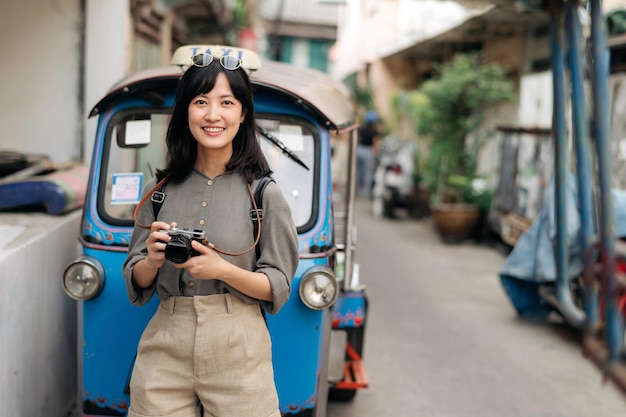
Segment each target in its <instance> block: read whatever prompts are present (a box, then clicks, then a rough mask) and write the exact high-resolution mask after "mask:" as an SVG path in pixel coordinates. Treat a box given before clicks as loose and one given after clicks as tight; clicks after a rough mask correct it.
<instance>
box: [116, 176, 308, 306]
mask: <svg viewBox="0 0 626 417" xmlns="http://www.w3.org/2000/svg"><path fill="white" fill-rule="evenodd" d="M257 182H258V181H255V182H254V183H253V184H252V187H253V190H254V189H255V187H256V185H257ZM155 183H156V179H154V178H153V179H152V180H151V181H149V182H148V184H147V185H146V187H145V189H144V193H146V192H148V191H149V190H151V189H152V188H153V187H154V185H155ZM252 207H253V206H252V201H251V198H250V194H249V193H248V188H247V187H246V183H245V180H244V178H243V177H242V176H241V175H239V174H236V173H229V172H227V173H224V174H222V175H219V176H217V177H215V178H208V177H206V176H205V175H203V174H202V173H200V172H199V171H196V170H194V171H193V172H192V174H191V175H190V176H189V177H188V178H187V179H186V180H185V181H184V182H183V183H181V184H174V183H173V182H167V183H166V185H165V200H164V201H163V205H162V207H161V210H160V211H159V215H158V220H160V221H164V222H166V223H171V222H176V224H177V227H178V228H179V229H181V228H185V229H191V230H193V229H199V230H203V231H205V233H206V238H207V240H208V241H209V242H211V243H213V244H214V245H215V246H216V247H218V248H220V249H223V250H226V251H228V252H240V251H243V250H245V249H248V248H249V247H250V246H251V245H252V243H253V242H254V238H255V236H254V229H253V223H252V220H251V217H250V210H251V209H252ZM263 210H264V212H265V216H264V218H263V221H262V222H261V238H260V240H259V246H260V249H261V256H260V258H259V259H258V260H256V254H255V251H254V250H251V251H249V252H248V253H246V254H244V255H241V256H228V255H223V254H220V256H222V257H223V258H224V259H226V260H228V261H229V262H231V263H233V264H235V265H237V266H239V267H241V268H244V269H247V270H249V271H256V272H261V273H264V274H265V275H267V277H268V279H269V281H270V284H271V286H272V295H273V301H272V302H266V301H260V300H257V299H253V298H251V297H248V296H246V295H244V294H242V293H240V292H239V291H237V290H235V289H234V288H232V287H229V286H228V285H227V284H226V283H224V282H223V281H220V280H196V279H194V278H193V277H192V276H191V275H189V274H188V273H187V271H186V270H184V269H176V268H175V267H174V265H173V264H172V263H171V262H170V261H167V260H166V261H165V264H164V265H163V266H162V267H161V269H160V270H159V272H158V275H157V279H156V280H155V283H154V284H153V285H152V286H151V287H150V288H146V289H143V288H138V287H137V286H135V285H134V282H133V280H132V270H133V267H134V265H135V264H136V263H137V262H139V261H140V260H141V259H143V258H145V257H146V256H147V249H146V242H145V241H146V239H147V238H148V236H149V234H150V230H145V229H142V228H139V227H135V229H134V231H133V236H132V238H131V241H130V247H129V251H128V257H127V258H126V261H125V262H124V266H123V273H124V279H125V280H126V289H127V291H128V296H129V299H130V301H131V303H133V304H135V305H144V304H146V303H147V302H148V301H149V300H150V298H152V296H153V294H154V292H155V291H156V293H157V295H158V297H159V298H160V299H166V298H168V297H171V296H181V295H182V296H194V295H209V294H218V293H223V292H225V291H230V292H231V293H233V294H234V295H235V296H236V297H238V298H240V299H241V300H243V301H245V302H247V303H260V304H261V306H262V307H263V308H264V309H265V310H266V311H267V312H269V313H271V314H275V313H277V312H278V310H280V308H281V307H282V306H283V305H284V304H285V303H286V302H287V300H288V298H289V294H290V291H291V280H292V279H293V276H294V275H295V273H296V268H297V266H298V235H297V231H296V227H295V225H294V222H293V219H292V216H291V208H290V207H289V204H288V203H287V201H286V199H285V198H284V196H283V194H282V192H281V190H280V189H279V188H278V186H277V185H276V184H275V183H274V182H270V183H269V184H268V185H267V187H266V188H265V191H264V193H263ZM138 221H139V222H140V223H142V224H151V223H152V222H153V221H154V214H153V209H152V204H151V202H150V200H149V199H148V200H147V202H146V204H144V205H143V207H141V209H140V212H139V215H138Z"/></svg>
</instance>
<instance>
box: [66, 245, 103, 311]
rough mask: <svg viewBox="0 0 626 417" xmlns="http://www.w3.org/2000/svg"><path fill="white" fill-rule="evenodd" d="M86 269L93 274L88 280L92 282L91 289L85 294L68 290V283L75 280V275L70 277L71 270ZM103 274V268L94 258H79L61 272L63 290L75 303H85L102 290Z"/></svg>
mask: <svg viewBox="0 0 626 417" xmlns="http://www.w3.org/2000/svg"><path fill="white" fill-rule="evenodd" d="M80 266H83V267H88V268H90V269H91V270H92V271H93V273H92V274H90V275H89V277H88V279H91V280H93V283H94V285H93V287H92V289H90V290H89V291H88V292H86V293H85V294H77V293H75V292H73V291H72V290H71V289H70V285H69V283H68V281H69V280H70V279H75V278H76V277H77V275H71V273H72V270H73V269H74V268H77V267H80ZM104 282H105V272H104V267H103V266H102V264H101V263H100V261H98V260H97V259H96V258H93V257H91V256H81V257H79V258H77V259H76V260H74V261H72V262H71V263H70V264H69V265H68V266H67V267H66V268H65V270H64V271H63V289H64V290H65V293H66V294H67V295H68V296H69V297H70V298H72V299H74V300H76V301H87V300H91V299H93V298H95V297H97V296H98V295H99V294H100V293H101V292H102V289H103V288H104Z"/></svg>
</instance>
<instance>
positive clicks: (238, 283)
mask: <svg viewBox="0 0 626 417" xmlns="http://www.w3.org/2000/svg"><path fill="white" fill-rule="evenodd" d="M191 246H192V248H193V249H194V250H196V251H197V252H198V253H199V255H198V256H191V257H190V258H189V259H188V260H187V262H185V263H182V264H174V266H175V267H176V268H185V269H186V270H187V272H188V273H189V274H190V275H191V276H192V277H194V278H195V279H219V280H220V281H224V282H225V283H226V284H228V285H230V286H231V287H233V288H235V289H236V290H238V291H240V292H242V293H243V294H246V295H247V296H249V297H252V298H256V299H259V300H265V301H272V299H273V298H272V297H273V296H272V287H271V285H270V281H269V279H268V278H267V275H265V274H263V273H261V272H252V271H248V270H245V269H243V268H240V267H238V266H236V265H234V264H231V263H230V262H228V261H227V260H225V259H224V258H222V257H221V256H220V255H219V254H218V253H217V252H216V251H214V250H213V249H211V248H210V247H209V246H204V245H203V244H202V243H200V242H198V241H195V240H192V241H191Z"/></svg>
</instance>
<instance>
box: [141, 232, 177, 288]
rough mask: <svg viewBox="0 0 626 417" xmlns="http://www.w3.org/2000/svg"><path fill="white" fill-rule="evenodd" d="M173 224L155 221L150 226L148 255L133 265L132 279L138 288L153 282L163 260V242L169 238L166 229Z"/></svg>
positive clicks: (147, 242)
mask: <svg viewBox="0 0 626 417" xmlns="http://www.w3.org/2000/svg"><path fill="white" fill-rule="evenodd" d="M175 225H176V223H172V224H171V225H170V224H167V223H165V222H159V221H156V222H153V223H152V225H151V226H150V235H149V236H148V239H146V250H147V252H148V256H146V257H145V258H143V259H142V260H141V261H139V262H137V263H136V264H135V266H134V267H133V281H134V282H135V285H137V286H138V287H139V288H148V287H150V286H151V285H152V284H153V283H154V280H155V279H156V276H157V273H158V272H159V268H161V267H162V266H163V263H164V262H165V243H166V242H169V240H170V239H171V238H170V236H169V235H168V234H167V232H166V230H169V229H170V227H172V226H175Z"/></svg>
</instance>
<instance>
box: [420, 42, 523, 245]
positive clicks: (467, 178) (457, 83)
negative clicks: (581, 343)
mask: <svg viewBox="0 0 626 417" xmlns="http://www.w3.org/2000/svg"><path fill="white" fill-rule="evenodd" d="M418 91H419V93H420V94H422V95H423V96H424V97H425V98H426V100H425V101H424V104H423V105H422V106H420V108H419V114H418V117H417V123H418V130H419V132H420V133H422V134H426V135H428V136H429V137H430V146H429V156H428V159H427V160H426V162H425V167H424V182H425V183H426V185H427V187H428V189H429V191H430V193H431V212H432V215H433V220H434V223H435V228H436V229H437V231H438V232H439V233H440V234H441V235H442V237H443V238H444V241H458V240H460V239H463V238H465V237H467V236H468V235H469V233H470V232H471V231H472V229H473V227H474V226H475V225H476V223H477V222H478V221H479V220H480V216H481V209H482V210H486V207H488V202H487V201H486V200H488V196H489V195H490V194H489V190H488V189H482V190H480V189H479V188H480V187H478V186H477V183H478V182H479V180H480V179H479V178H478V177H477V161H478V155H479V152H480V150H481V149H482V148H483V146H484V145H485V143H486V141H487V140H488V139H489V138H490V136H491V133H490V132H481V131H480V127H481V126H482V122H483V114H484V111H485V110H486V109H488V108H489V107H491V106H494V105H496V104H498V103H501V102H503V101H506V100H511V99H513V98H514V87H513V83H512V82H511V81H510V80H509V79H508V78H507V76H506V73H505V70H504V69H503V68H502V67H501V66H500V65H498V64H496V63H485V62H482V59H481V57H480V55H478V54H464V55H458V56H457V57H455V58H454V59H453V60H452V61H450V62H448V63H445V64H443V65H441V66H440V67H438V68H437V75H436V76H435V77H434V78H432V79H429V80H427V81H425V82H424V83H423V84H422V85H421V86H420V88H419V89H418ZM483 188H484V187H483Z"/></svg>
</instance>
